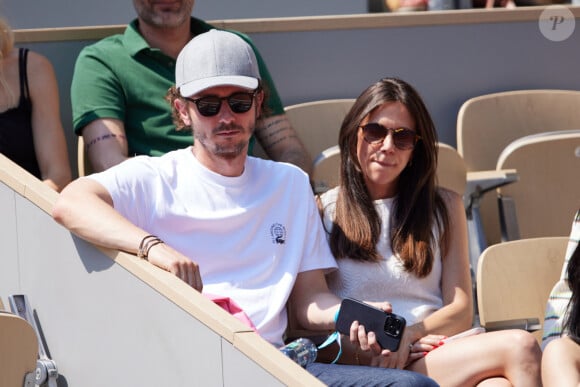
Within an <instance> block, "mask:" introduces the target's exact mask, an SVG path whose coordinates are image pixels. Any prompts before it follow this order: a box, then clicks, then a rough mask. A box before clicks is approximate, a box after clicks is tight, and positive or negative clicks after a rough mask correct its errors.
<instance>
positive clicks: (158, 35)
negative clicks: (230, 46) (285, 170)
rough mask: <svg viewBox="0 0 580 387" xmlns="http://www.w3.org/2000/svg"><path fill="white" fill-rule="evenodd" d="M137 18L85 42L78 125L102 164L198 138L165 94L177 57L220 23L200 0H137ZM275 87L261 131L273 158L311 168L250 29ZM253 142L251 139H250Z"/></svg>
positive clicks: (268, 83)
mask: <svg viewBox="0 0 580 387" xmlns="http://www.w3.org/2000/svg"><path fill="white" fill-rule="evenodd" d="M133 4H134V6H135V10H136V11H137V15H138V17H137V19H135V20H133V21H132V22H131V23H130V24H129V25H128V26H127V28H126V30H125V32H124V33H123V34H122V35H114V36H110V37H107V38H105V39H102V40H101V41H99V42H97V43H95V44H92V45H90V46H87V47H85V48H84V49H83V50H82V51H81V53H80V55H79V57H78V58H77V62H76V65H75V70H74V75H73V79H72V86H71V100H72V111H73V127H74V130H75V133H76V134H77V135H82V136H83V140H84V143H85V147H86V151H87V154H88V158H89V160H90V162H91V165H92V167H93V170H94V171H101V170H104V169H107V168H109V167H111V166H113V165H115V164H118V163H120V162H121V161H123V160H125V159H127V158H128V157H132V156H135V155H141V154H145V155H151V156H159V155H162V154H164V153H166V152H168V151H171V150H175V149H180V148H185V147H187V146H189V145H191V143H192V141H193V140H192V134H191V131H188V130H184V131H177V130H176V128H175V126H174V124H173V121H172V118H171V107H170V105H169V103H168V102H167V101H166V100H165V94H166V92H167V90H168V89H169V88H170V87H171V86H172V85H173V84H175V59H176V58H177V55H178V53H179V52H180V51H181V49H182V48H183V47H184V46H185V44H187V42H189V41H190V40H191V39H192V38H193V37H194V36H196V35H199V34H200V33H203V32H206V31H208V30H210V29H213V28H215V27H213V26H212V25H210V24H208V23H205V22H204V21H202V20H199V19H196V18H193V17H191V12H192V9H193V5H194V0H176V1H172V2H171V3H152V2H151V1H150V0H133ZM237 34H238V35H240V36H241V37H242V38H243V39H244V40H246V41H247V42H248V43H249V44H250V45H251V46H252V48H253V49H254V52H255V53H256V57H257V58H258V62H259V69H260V74H261V77H262V79H263V80H264V84H265V87H266V89H267V90H268V92H269V93H270V98H269V100H270V105H269V108H270V109H269V110H270V112H269V115H264V116H263V117H262V118H261V119H260V120H259V122H258V124H257V126H256V131H255V137H256V139H257V140H258V141H259V142H260V145H261V146H262V148H264V150H265V151H266V153H267V154H268V155H269V157H270V158H272V159H273V160H277V161H285V162H289V163H292V164H295V165H297V166H299V167H301V168H302V169H303V170H305V171H306V172H307V173H310V172H311V164H312V159H311V157H310V155H309V154H308V152H307V151H306V149H305V148H304V145H303V144H302V142H301V140H300V139H299V138H298V135H297V133H296V132H295V130H294V129H293V128H292V126H291V124H290V122H289V121H288V119H287V118H286V115H285V114H284V108H283V105H282V102H281V101H280V97H279V95H278V92H277V91H276V88H275V86H274V83H273V82H272V79H271V77H270V74H269V72H268V69H267V68H266V65H265V63H264V61H263V60H262V58H261V56H260V54H259V53H258V51H257V49H256V48H255V47H254V45H253V44H252V42H251V41H250V39H249V37H247V36H245V35H244V34H241V33H237ZM250 149H251V147H250Z"/></svg>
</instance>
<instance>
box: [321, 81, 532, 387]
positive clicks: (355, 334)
mask: <svg viewBox="0 0 580 387" xmlns="http://www.w3.org/2000/svg"><path fill="white" fill-rule="evenodd" d="M339 146H340V151H341V169H340V181H341V182H340V185H339V187H336V188H335V189H333V190H330V191H328V192H326V193H325V194H323V195H322V196H321V197H320V206H321V211H322V214H323V219H324V222H325V227H326V229H327V231H328V233H329V234H328V238H329V243H330V247H331V250H332V252H333V254H334V256H335V258H336V259H337V262H338V266H339V270H338V271H336V272H333V273H330V274H329V275H328V277H327V278H328V282H329V286H330V288H331V290H332V291H333V292H335V293H336V294H337V295H338V296H340V297H342V298H344V297H352V298H356V299H360V300H364V301H368V302H377V301H388V302H390V303H391V305H392V311H393V313H396V314H399V315H402V316H403V317H404V318H405V319H406V320H407V328H406V329H405V331H404V334H403V337H402V341H401V344H400V346H399V349H398V351H397V352H390V351H388V350H384V349H381V347H380V346H379V344H378V343H377V341H376V337H375V335H374V333H373V332H365V329H364V327H363V326H362V325H358V324H356V323H355V324H353V326H352V327H351V330H350V341H351V343H352V344H354V345H352V346H349V345H345V348H344V355H343V357H342V361H343V362H346V363H353V364H370V365H375V366H382V367H389V368H404V369H408V370H413V371H417V372H420V373H423V374H425V375H428V376H430V377H431V378H433V379H434V380H435V381H436V382H438V383H439V384H441V385H443V386H468V385H470V386H474V385H500V386H504V385H505V386H508V385H515V386H538V385H540V357H541V352H540V349H539V346H538V344H537V342H536V340H535V338H534V337H533V336H532V335H530V334H529V333H528V332H525V331H523V330H506V331H498V332H491V333H483V334H478V335H471V336H468V337H462V338H455V339H454V340H449V337H451V336H454V335H456V334H459V333H462V332H464V331H467V330H468V329H469V328H471V326H472V321H473V306H472V296H471V279H470V274H469V261H468V249H467V234H466V233H467V226H466V219H465V211H464V208H463V202H462V200H461V197H460V196H459V195H458V194H457V193H455V192H452V191H448V190H445V189H441V188H438V187H437V181H436V167H437V133H436V130H435V126H434V124H433V121H432V119H431V117H430V114H429V112H428V111H427V108H426V107H425V104H424V103H423V101H422V99H421V97H420V96H419V94H418V93H417V92H416V90H415V89H414V88H413V87H412V86H411V85H409V84H408V83H406V82H404V81H402V80H400V79H396V78H385V79H381V80H380V81H378V82H376V83H375V84H373V85H371V86H370V87H368V88H367V89H366V90H365V91H364V92H363V93H362V94H361V95H360V96H359V97H358V99H357V100H356V101H355V103H354V105H353V106H352V109H351V110H350V111H349V113H348V114H347V116H346V117H345V119H344V121H343V124H342V127H341V130H340V135H339ZM367 333H368V335H367ZM344 341H345V342H346V341H347V340H344ZM358 345H360V348H361V349H362V351H361V352H360V353H358V352H356V350H355V349H354V348H356V347H357V346H358ZM353 352H354V353H353Z"/></svg>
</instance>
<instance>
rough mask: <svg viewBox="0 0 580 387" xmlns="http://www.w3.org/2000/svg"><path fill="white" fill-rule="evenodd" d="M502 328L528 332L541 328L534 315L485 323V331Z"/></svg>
mask: <svg viewBox="0 0 580 387" xmlns="http://www.w3.org/2000/svg"><path fill="white" fill-rule="evenodd" d="M502 329H523V330H526V331H528V332H534V331H538V330H540V329H542V324H540V320H539V319H537V318H535V317H532V318H519V319H514V320H503V321H490V322H487V323H486V324H485V330H486V331H498V330H502Z"/></svg>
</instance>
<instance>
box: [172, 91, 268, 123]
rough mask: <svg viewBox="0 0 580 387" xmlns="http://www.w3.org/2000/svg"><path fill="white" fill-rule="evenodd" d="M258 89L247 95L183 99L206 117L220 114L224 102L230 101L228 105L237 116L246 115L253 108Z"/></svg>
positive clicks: (234, 94)
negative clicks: (192, 104) (191, 103)
mask: <svg viewBox="0 0 580 387" xmlns="http://www.w3.org/2000/svg"><path fill="white" fill-rule="evenodd" d="M258 91H259V90H258V89H256V90H254V91H252V92H249V93H246V92H242V91H238V92H235V93H233V94H231V95H229V96H227V97H218V96H217V95H206V96H204V97H200V98H195V99H193V98H189V97H183V98H184V99H186V100H188V101H190V102H193V103H194V104H195V106H197V111H198V112H199V114H201V115H202V116H204V117H212V116H215V115H216V114H218V113H219V112H220V109H221V107H222V101H224V100H226V101H228V105H229V106H230V109H231V110H232V112H234V113H236V114H241V113H246V112H247V111H249V110H250V109H251V108H252V104H253V103H254V97H255V96H256V94H257V93H258Z"/></svg>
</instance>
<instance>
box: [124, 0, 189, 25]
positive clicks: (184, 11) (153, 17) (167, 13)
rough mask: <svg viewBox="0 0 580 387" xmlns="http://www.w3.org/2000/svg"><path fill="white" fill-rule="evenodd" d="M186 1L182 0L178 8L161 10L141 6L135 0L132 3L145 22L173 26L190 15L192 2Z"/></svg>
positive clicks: (180, 23)
mask: <svg viewBox="0 0 580 387" xmlns="http://www.w3.org/2000/svg"><path fill="white" fill-rule="evenodd" d="M188 3H189V1H184V3H183V4H182V5H181V8H179V9H178V10H170V9H167V10H164V11H161V12H159V11H157V10H153V9H152V8H148V6H147V5H143V6H142V4H137V3H136V2H134V3H133V4H134V5H135V10H136V11H137V14H138V15H139V17H140V18H141V19H142V20H143V21H144V22H145V23H146V24H149V25H151V26H154V27H157V28H175V27H178V26H180V25H182V24H183V23H184V22H185V21H186V20H187V19H189V18H190V17H191V8H193V4H191V5H190V4H188Z"/></svg>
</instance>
